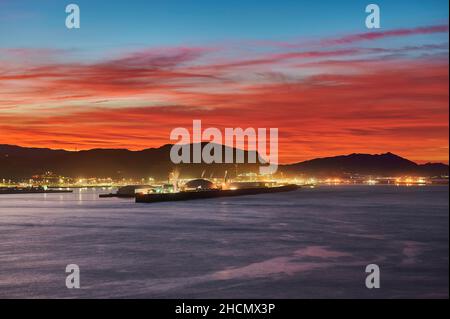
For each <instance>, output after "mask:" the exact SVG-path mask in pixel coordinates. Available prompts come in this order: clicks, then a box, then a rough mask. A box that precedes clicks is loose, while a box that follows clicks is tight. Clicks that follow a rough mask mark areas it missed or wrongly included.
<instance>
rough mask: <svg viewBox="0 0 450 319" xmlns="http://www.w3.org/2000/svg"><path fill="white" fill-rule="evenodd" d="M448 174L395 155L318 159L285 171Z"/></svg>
mask: <svg viewBox="0 0 450 319" xmlns="http://www.w3.org/2000/svg"><path fill="white" fill-rule="evenodd" d="M448 170H449V167H448V165H445V164H440V163H436V164H433V163H428V164H424V165H419V164H416V163H414V162H412V161H410V160H407V159H405V158H402V157H400V156H398V155H395V154H392V153H385V154H377V155H370V154H350V155H343V156H336V157H326V158H317V159H313V160H310V161H305V162H301V163H297V164H292V165H286V166H284V167H283V171H284V172H286V173H291V174H305V175H314V176H321V175H322V176H333V175H334V176H336V175H343V174H361V175H379V176H383V175H384V176H396V175H416V176H419V175H420V176H441V175H448Z"/></svg>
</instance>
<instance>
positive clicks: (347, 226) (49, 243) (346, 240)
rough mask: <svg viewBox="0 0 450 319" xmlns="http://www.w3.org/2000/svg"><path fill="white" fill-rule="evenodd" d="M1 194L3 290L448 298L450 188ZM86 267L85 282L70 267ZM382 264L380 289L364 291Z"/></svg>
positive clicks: (16, 293)
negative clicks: (159, 198)
mask: <svg viewBox="0 0 450 319" xmlns="http://www.w3.org/2000/svg"><path fill="white" fill-rule="evenodd" d="M110 191H111V190H107V191H105V190H94V189H78V190H75V191H74V193H73V194H32V195H6V196H3V195H2V196H1V197H0V297H25V298H41V297H60V298H61V297H62V298H71V297H97V298H110V297H124V298H131V297H137V298H169V297H173V298H185V297H191V298H226V297H234V298H303V297H324V298H327V297H330V298H339V297H344V298H381V297H390V298H393V297H394V298H395V297H447V296H448V217H449V216H448V187H447V186H445V187H420V188H419V187H408V188H406V187H393V186H375V187H370V186H339V187H319V188H316V189H302V190H300V191H298V192H293V193H284V194H266V195H258V196H250V197H236V198H225V199H212V200H202V201H192V202H178V203H160V204H135V203H134V202H133V200H129V199H114V198H110V199H99V198H98V194H99V193H105V192H110ZM72 263H73V264H78V265H79V266H80V268H81V286H82V289H81V290H78V291H77V290H68V289H67V288H66V287H65V275H66V274H65V273H64V270H65V267H66V265H67V264H72ZM370 263H376V264H378V265H379V266H380V267H381V271H382V289H380V290H376V291H375V290H368V289H366V288H365V285H364V282H365V275H366V274H365V273H364V269H365V266H366V265H367V264H370Z"/></svg>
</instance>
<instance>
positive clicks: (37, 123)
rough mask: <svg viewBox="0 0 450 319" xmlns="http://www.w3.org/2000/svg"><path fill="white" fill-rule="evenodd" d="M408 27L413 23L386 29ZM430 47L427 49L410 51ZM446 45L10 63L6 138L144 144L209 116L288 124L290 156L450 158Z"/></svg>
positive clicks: (283, 130)
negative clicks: (363, 154)
mask: <svg viewBox="0 0 450 319" xmlns="http://www.w3.org/2000/svg"><path fill="white" fill-rule="evenodd" d="M441 29H442V28H438V29H436V30H435V29H430V30H429V29H426V28H424V29H418V30H415V31H412V33H413V34H416V33H421V34H422V33H427V32H438V31H440V30H441ZM402 34H405V35H408V34H411V32H406V31H402V30H400V31H395V32H391V33H389V32H387V33H386V34H384V36H401V35H402ZM368 37H369V38H371V37H374V36H368ZM357 38H358V37H357ZM344 39H345V38H344ZM348 39H350V38H348ZM348 41H350V40H345V41H339V44H342V43H347V42H348ZM352 41H353V40H351V41H350V42H352ZM355 41H356V40H355ZM422 51H425V52H426V53H428V54H429V55H423V56H409V55H408V54H409V53H410V52H422ZM442 51H448V45H429V44H427V45H416V46H410V47H404V48H389V49H387V48H383V49H379V48H347V49H335V50H325V49H322V50H303V51H290V50H288V51H286V52H278V53H271V54H267V53H264V52H262V53H260V54H258V55H255V56H253V57H251V58H248V57H247V58H245V57H244V58H238V59H236V58H230V57H228V58H224V57H221V58H216V59H214V58H212V57H211V56H209V54H210V53H211V49H208V48H205V49H202V48H178V49H173V50H169V51H167V50H163V51H159V50H146V51H142V52H138V53H134V54H131V55H127V56H125V57H121V58H118V59H111V60H108V61H104V62H99V63H90V64H88V63H53V64H49V63H43V64H31V65H30V64H26V65H21V64H20V63H11V64H7V63H0V94H1V97H0V143H8V144H18V145H24V146H34V147H52V148H67V149H75V148H76V149H89V148H98V147H104V148H130V149H143V148H147V147H157V146H160V145H162V144H166V143H170V142H171V141H170V140H169V134H170V131H171V130H172V129H173V128H175V127H180V126H182V127H190V126H191V125H192V120H194V119H200V120H202V122H203V125H204V126H205V127H210V126H214V127H218V128H221V129H224V128H226V127H243V128H246V127H266V128H269V127H277V128H279V131H280V159H281V161H282V162H285V163H286V162H296V161H300V160H305V159H310V158H314V157H318V156H330V155H336V154H346V153H353V152H367V153H380V152H386V151H391V152H395V153H398V154H400V155H403V156H405V157H408V158H410V159H412V160H417V161H420V162H424V161H444V162H448V115H449V114H448V112H449V109H448V97H449V96H448V85H449V74H448V66H449V64H448V58H442V56H441V55H440V53H441V52H442ZM40 54H42V53H40ZM392 54H401V56H396V57H395V58H392V57H391V56H390V55H392Z"/></svg>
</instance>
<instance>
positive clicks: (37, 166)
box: [0, 143, 449, 179]
mask: <svg viewBox="0 0 450 319" xmlns="http://www.w3.org/2000/svg"><path fill="white" fill-rule="evenodd" d="M206 144H207V143H202V147H204V146H205V145H206ZM171 147H172V145H170V144H167V145H164V146H161V147H159V148H149V149H145V150H142V151H130V150H126V149H92V150H86V151H65V150H51V149H46V148H25V147H20V146H14V145H0V178H6V179H24V178H29V177H31V176H33V175H40V174H43V173H45V172H47V171H51V172H53V173H54V174H57V175H61V176H66V177H74V178H75V177H112V178H144V177H150V176H151V177H154V178H158V179H165V178H167V176H168V174H169V173H170V172H171V171H173V170H174V169H175V168H178V170H179V171H180V173H181V176H183V177H192V178H194V177H199V176H200V175H202V173H205V176H206V177H211V176H215V177H222V176H224V174H225V171H227V172H228V175H229V176H230V177H232V176H234V175H236V174H238V173H242V172H258V169H259V164H251V163H248V161H246V162H245V163H244V164H238V165H235V164H206V163H201V164H180V165H175V164H173V163H172V162H171V160H170V150H171ZM190 147H191V150H192V147H193V146H192V145H190ZM221 147H222V152H223V154H224V153H225V149H226V148H227V147H225V146H221ZM232 150H233V153H234V154H235V152H236V150H235V149H232ZM191 153H192V152H191ZM244 154H245V158H246V159H248V156H249V152H247V151H245V152H244ZM256 156H257V154H256ZM279 171H280V172H282V173H284V174H287V175H300V174H302V175H309V176H317V177H320V176H341V175H345V174H361V175H378V176H397V175H398V176H400V175H416V176H427V177H432V176H443V175H446V176H448V171H449V167H448V165H445V164H441V163H427V164H423V165H419V164H417V163H414V162H412V161H410V160H407V159H405V158H402V157H400V156H398V155H395V154H392V153H385V154H376V155H370V154H350V155H343V156H336V157H326V158H317V159H313V160H309V161H305V162H300V163H296V164H290V165H281V166H280V167H279Z"/></svg>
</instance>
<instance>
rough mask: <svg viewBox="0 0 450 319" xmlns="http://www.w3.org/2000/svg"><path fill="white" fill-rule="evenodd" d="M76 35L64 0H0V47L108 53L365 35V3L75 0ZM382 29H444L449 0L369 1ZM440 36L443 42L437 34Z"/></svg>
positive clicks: (327, 0)
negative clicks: (377, 9)
mask: <svg viewBox="0 0 450 319" xmlns="http://www.w3.org/2000/svg"><path fill="white" fill-rule="evenodd" d="M72 2H73V3H76V4H78V5H79V6H80V8H81V24H82V28H81V29H80V30H76V31H74V30H70V31H69V30H67V29H66V28H65V27H64V21H65V17H66V13H65V11H64V8H65V6H66V5H67V4H69V3H71V2H70V1H62V0H58V1H57V0H39V1H37V0H31V1H24V0H14V1H9V0H0V27H1V31H0V47H7V48H12V47H34V48H36V47H39V48H65V49H67V48H69V49H70V48H76V49H83V50H88V51H90V52H92V53H93V52H96V51H98V52H101V51H102V50H108V49H113V50H114V49H122V48H124V47H126V48H130V49H133V48H140V47H156V46H179V45H190V46H192V45H205V44H214V43H219V42H223V41H236V40H290V39H305V38H306V39H314V38H323V37H326V36H335V35H340V34H348V33H361V32H367V29H365V25H364V20H365V17H366V13H365V10H364V9H365V6H366V5H367V4H369V3H371V2H370V1H368V0H365V1H364V0H345V1H334V0H322V1H301V0H284V1H274V0H263V1H261V0H260V1H257V0H240V1H239V0H227V1H213V0H196V1H186V0H153V1H152V0H150V1H148V0H147V1H143V0H137V1H136V0H135V1H132V0H129V1H104V0H88V1H87V0H78V1H72ZM373 2H374V3H377V4H378V5H379V6H380V7H381V10H382V28H383V29H395V28H413V27H416V26H425V25H432V24H442V23H448V1H446V0H427V1H425V0H415V1H411V0H409V1H408V0H397V1H392V0H389V1H388V0H383V1H373ZM436 36H437V37H443V36H442V35H436Z"/></svg>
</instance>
